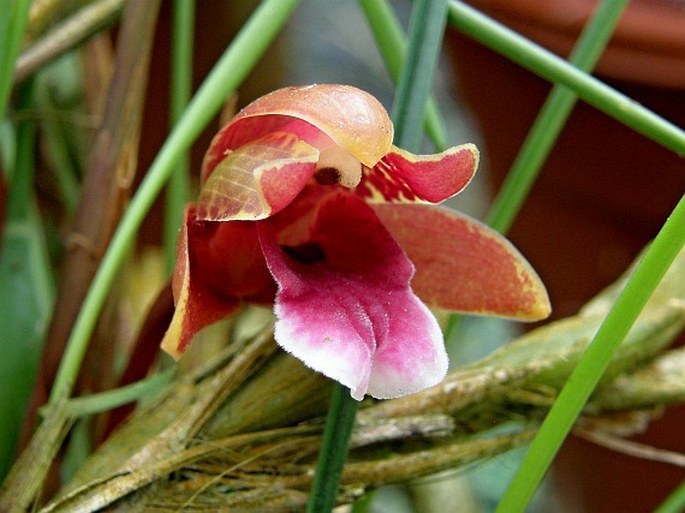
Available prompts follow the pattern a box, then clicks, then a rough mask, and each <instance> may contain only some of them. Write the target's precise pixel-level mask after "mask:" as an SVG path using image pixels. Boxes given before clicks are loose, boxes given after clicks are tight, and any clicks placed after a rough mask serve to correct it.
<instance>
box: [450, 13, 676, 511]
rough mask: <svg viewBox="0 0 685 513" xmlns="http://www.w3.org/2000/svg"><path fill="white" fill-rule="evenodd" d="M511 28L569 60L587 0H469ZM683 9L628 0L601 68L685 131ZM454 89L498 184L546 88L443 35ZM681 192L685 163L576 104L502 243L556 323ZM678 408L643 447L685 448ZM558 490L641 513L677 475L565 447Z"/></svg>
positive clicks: (599, 284)
mask: <svg viewBox="0 0 685 513" xmlns="http://www.w3.org/2000/svg"><path fill="white" fill-rule="evenodd" d="M469 3H472V4H474V6H476V7H477V8H479V9H481V10H483V11H484V12H486V13H487V14H489V15H491V16H493V17H494V18H496V19H498V20H499V21H501V22H503V23H504V24H506V25H507V26H509V27H511V28H513V29H515V30H517V31H519V32H521V33H522V34H524V35H525V36H527V37H529V38H531V39H533V40H535V41H537V42H538V43H540V44H542V45H543V46H546V47H547V48H549V49H550V50H552V51H554V52H556V53H558V54H560V55H564V56H565V55H566V54H567V53H568V51H569V50H570V48H571V47H572V45H573V43H574V40H575V39H576V37H577V35H578V33H579V31H580V29H581V28H582V26H583V25H584V23H585V22H586V21H587V18H588V16H589V15H590V14H591V12H592V9H593V7H594V6H595V5H596V4H597V3H598V2H597V1H595V0H586V1H583V0H576V1H569V0H511V1H507V0H489V1H486V0H473V1H471V2H469ZM683 27H685V2H683V1H678V0H671V1H667V0H646V1H639V0H636V1H634V2H632V3H631V4H630V6H629V8H628V9H627V11H626V13H624V16H623V18H622V20H621V23H620V26H619V27H618V29H617V31H616V33H615V36H614V38H613V39H612V42H611V44H610V47H609V48H608V49H607V51H606V53H605V55H604V57H603V59H602V60H601V62H600V63H599V65H598V67H597V75H598V76H599V77H600V78H602V79H603V80H605V81H607V82H608V83H609V84H610V85H612V86H613V87H615V88H616V89H618V90H620V91H622V92H624V93H625V94H627V95H628V96H630V97H632V98H634V99H636V100H637V101H639V102H640V103H642V104H644V105H645V106H647V107H649V108H650V109H652V110H654V111H655V112H657V113H658V114H661V115H662V116H664V117H666V118H667V119H669V120H670V121H672V122H674V123H675V124H676V125H678V126H683V125H685V30H684V29H683ZM450 43H451V48H452V49H453V52H452V56H453V62H454V65H455V72H456V76H457V84H458V88H459V90H460V94H461V96H462V98H463V99H464V101H466V103H467V104H468V105H469V107H470V108H471V110H472V112H473V114H474V117H475V120H476V122H477V123H478V124H479V127H480V129H481V131H482V134H483V137H484V144H483V150H484V157H485V158H484V165H485V170H486V172H488V173H489V177H490V181H491V185H492V187H493V190H496V189H497V188H498V187H499V185H501V183H502V181H503V179H504V177H505V175H506V173H507V171H508V169H509V167H510V166H511V163H512V162H513V160H514V158H515V156H516V154H517V152H518V150H519V148H520V146H521V144H522V142H523V139H524V137H525V135H526V134H527V132H528V130H529V128H530V126H531V124H532V123H533V121H534V119H535V117H536V115H537V113H538V111H539V109H540V107H541V105H542V103H543V101H544V99H545V98H546V96H547V94H548V92H549V90H550V87H551V86H550V85H549V84H548V83H547V82H545V81H543V80H542V79H539V78H537V77H536V76H535V75H533V74H532V73H529V72H527V71H525V70H523V69H522V68H520V67H519V66H517V65H516V64H513V63H511V62H510V61H508V60H506V59H505V58H503V57H500V56H498V55H496V54H495V53H493V52H491V51H489V50H487V49H486V48H484V47H483V46H481V45H479V44H478V43H475V42H473V41H472V40H470V39H468V38H466V37H463V36H460V35H458V34H456V33H452V34H450ZM683 193H685V160H683V159H682V158H680V157H678V156H677V155H675V154H674V153H672V152H670V151H669V150H666V149H664V148H662V147H661V146H659V145H658V144H656V143H654V142H652V141H650V140H648V139H646V138H645V137H643V136H641V135H639V134H637V133H635V132H633V131H632V130H630V129H628V128H626V127H624V126H623V125H621V124H620V123H618V122H617V121H614V120H613V119H611V118H609V117H607V116H606V115H604V114H602V113H601V112H599V111H597V110H596V109H594V108H593V107H591V106H588V105H586V104H584V103H582V102H580V103H578V105H577V106H576V108H575V110H574V112H573V114H572V116H571V118H570V120H569V122H568V124H567V126H566V127H565V129H564V131H563V133H562V135H561V137H560V139H559V141H558V144H557V145H556V147H555V149H554V150H553V152H552V154H551V155H550V157H549V160H548V162H547V164H546V165H545V167H544V169H543V171H542V173H541V175H540V177H539V179H538V180H537V182H536V184H535V186H534V189H533V191H532V192H531V194H530V196H529V198H528V199H527V201H526V204H525V206H524V208H523V209H522V211H521V212H520V214H519V216H518V218H517V220H516V222H515V223H514V225H513V227H512V229H511V231H510V233H509V237H510V238H511V239H512V240H513V241H514V243H515V244H516V246H517V247H519V248H520V249H521V250H522V252H523V253H524V254H525V255H526V256H527V257H528V258H529V260H530V261H531V262H532V263H533V265H534V266H535V268H536V269H537V270H538V272H539V273H540V275H541V276H542V278H543V281H544V282H545V283H546V285H547V287H548V289H549V291H550V296H551V298H552V303H553V307H554V317H555V318H559V317H564V316H567V315H570V314H572V313H574V312H575V311H576V310H577V309H578V308H579V307H580V306H581V305H582V304H583V303H585V302H586V301H587V300H588V299H590V298H591V297H592V296H593V295H594V294H596V293H597V292H598V291H599V290H601V289H602V288H603V287H604V286H606V285H608V284H609V283H611V282H612V281H613V280H615V279H616V278H617V277H618V276H619V275H620V274H621V273H622V272H623V271H624V270H625V268H626V266H627V265H628V264H629V263H630V261H631V260H632V259H633V258H634V257H635V256H636V254H637V253H638V252H639V250H640V249H641V248H642V247H643V246H644V245H645V244H647V242H648V241H649V240H650V239H651V238H653V237H654V235H655V234H656V233H657V231H658V230H659V228H660V227H661V226H662V224H663V222H664V221H665V219H666V217H667V216H668V214H669V213H670V211H671V210H672V209H673V207H674V206H675V205H676V203H677V201H678V200H679V199H680V197H681V195H682V194H683ZM683 426H685V409H684V408H674V409H672V410H669V411H668V412H667V414H666V415H665V416H664V418H663V419H662V420H661V421H659V422H657V423H655V424H653V425H652V427H651V428H650V430H649V432H648V433H647V434H646V435H644V436H643V437H641V441H644V442H646V443H650V444H654V445H656V446H659V447H664V448H668V449H671V450H674V451H680V452H683V451H685V436H683ZM555 474H556V477H557V479H556V481H557V482H558V483H559V484H560V494H561V496H562V498H563V499H565V503H566V509H565V510H564V511H567V512H576V511H577V512H580V511H582V512H607V511H622V512H624V513H630V512H645V511H651V509H652V508H653V507H654V506H655V505H656V504H658V503H659V502H660V501H661V500H663V498H664V497H665V496H666V494H667V493H668V492H669V491H670V490H672V489H673V488H674V487H675V486H677V485H678V484H679V483H680V481H681V480H682V478H683V473H682V469H674V468H671V467H669V466H667V465H663V464H654V463H648V462H644V461H642V460H636V459H634V458H628V457H626V456H622V455H618V454H614V453H611V452H609V451H605V450H603V449H601V448H598V447H595V446H593V445H590V444H587V443H585V442H583V441H581V440H577V439H573V438H572V439H570V440H569V441H568V442H567V444H566V446H565V448H564V450H562V452H561V454H560V455H559V457H558V459H557V465H556V468H555Z"/></svg>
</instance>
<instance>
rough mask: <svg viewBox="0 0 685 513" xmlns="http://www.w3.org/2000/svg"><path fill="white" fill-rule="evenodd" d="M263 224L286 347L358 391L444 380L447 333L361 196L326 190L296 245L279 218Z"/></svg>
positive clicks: (390, 392)
mask: <svg viewBox="0 0 685 513" xmlns="http://www.w3.org/2000/svg"><path fill="white" fill-rule="evenodd" d="M259 224H260V228H259V230H260V240H261V241H262V249H263V251H264V255H265V257H266V260H267V263H268V265H269V269H270V270H271V272H272V274H273V275H274V277H275V279H276V281H277V283H278V286H279V289H278V293H277V296H276V303H275V307H274V310H275V313H276V315H277V317H278V321H277V323H276V341H277V342H278V343H279V344H280V345H281V346H282V347H283V348H284V349H286V350H287V351H288V352H290V353H292V354H293V355H295V356H296V357H297V358H299V359H301V360H302V361H303V362H304V363H305V364H306V365H308V366H310V367H312V368H313V369H315V370H317V371H319V372H322V373H323V374H326V375H327V376H329V377H331V378H333V379H335V380H337V381H339V382H341V383H342V384H344V385H345V386H348V387H349V388H350V389H351V390H352V395H353V397H355V398H356V399H362V398H363V397H364V395H365V394H366V393H369V394H370V395H372V396H374V397H378V398H389V397H398V396H401V395H405V394H409V393H412V392H416V391H418V390H421V389H423V388H426V387H428V386H431V385H434V384H436V383H438V382H439V381H441V380H442V379H443V377H444V375H445V372H446V370H447V356H446V354H445V350H444V347H443V340H442V333H441V332H440V329H439V327H438V324H437V322H436V320H435V318H434V317H433V315H432V314H431V313H430V312H429V311H428V309H427V308H426V307H425V306H424V305H423V304H422V303H421V302H420V301H419V300H418V298H417V297H416V296H415V295H414V294H413V292H412V291H411V289H410V287H409V281H410V280H411V277H412V274H413V266H412V264H411V262H410V261H409V260H408V259H407V257H406V255H405V254H404V252H403V251H402V249H401V248H400V246H399V245H398V244H397V243H396V242H395V240H394V239H393V238H392V236H391V235H390V234H389V233H388V231H387V230H386V229H385V228H384V227H383V225H382V224H381V223H380V222H379V220H378V219H377V218H376V216H375V215H374V213H373V211H372V210H371V209H370V208H369V207H368V206H367V205H366V204H365V203H364V202H363V201H362V200H360V199H359V198H357V197H355V196H354V195H352V194H349V193H344V192H340V193H336V194H332V195H329V196H327V197H326V198H325V199H324V200H323V201H322V202H321V204H320V205H319V209H318V212H317V215H316V218H315V219H314V221H313V223H312V225H311V226H310V229H309V232H308V233H307V234H306V236H304V237H303V239H302V241H301V243H300V244H298V245H296V246H284V245H282V241H281V240H280V239H279V231H281V230H282V229H283V227H282V226H280V222H279V219H278V216H276V217H275V218H274V219H273V220H268V221H265V222H262V223H259Z"/></svg>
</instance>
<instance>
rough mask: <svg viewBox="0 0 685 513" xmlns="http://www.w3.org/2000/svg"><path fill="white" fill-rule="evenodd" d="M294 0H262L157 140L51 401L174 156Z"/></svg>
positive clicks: (66, 384) (65, 384) (70, 373)
mask: <svg viewBox="0 0 685 513" xmlns="http://www.w3.org/2000/svg"><path fill="white" fill-rule="evenodd" d="M298 3H299V2H298V0H264V1H263V2H262V3H261V4H260V5H259V7H258V8H257V9H256V10H255V12H254V13H253V15H252V16H251V17H250V19H249V20H248V21H247V22H246V23H245V25H244V26H243V28H242V30H241V31H240V32H239V33H238V35H237V36H236V38H235V39H234V40H233V42H232V43H231V45H230V46H229V47H228V49H227V50H226V52H224V54H223V56H222V57H221V59H220V60H219V61H218V62H217V63H216V65H215V66H214V68H213V69H212V71H211V73H210V74H209V76H208V77H207V79H206V80H205V81H204V83H203V84H202V86H201V87H200V89H199V90H198V92H197V94H196V95H195V97H194V98H193V100H192V101H191V102H190V104H189V105H188V108H187V109H186V110H185V112H184V114H183V117H182V118H181V119H180V120H179V122H178V124H177V125H176V126H175V127H174V129H173V131H172V132H171V134H170V135H169V137H168V138H167V140H166V142H165V143H164V146H162V149H161V150H160V152H159V154H158V155H157V158H155V160H154V162H153V163H152V165H151V166H150V169H149V170H148V172H147V174H146V176H145V179H144V180H143V182H142V183H141V184H140V187H139V189H138V191H137V192H136V194H135V195H134V197H133V198H132V200H131V203H130V205H129V207H128V209H127V210H126V213H125V214H124V217H123V218H122V220H121V223H120V224H119V227H118V228H117V231H116V232H115V234H114V237H113V238H112V242H111V243H110V245H109V248H108V249H107V252H106V253H105V256H104V258H103V260H102V263H101V265H100V268H99V269H98V272H97V274H96V275H95V278H94V279H93V283H92V285H91V287H90V290H89V291H88V295H87V296H86V299H85V301H84V303H83V307H82V308H81V312H80V314H79V317H78V318H77V320H76V324H75V326H74V329H73V331H72V333H71V336H70V338H69V341H68V343H67V349H66V352H65V354H64V357H63V358H62V361H61V362H60V367H59V370H58V372H57V377H56V379H55V384H54V386H53V388H52V393H51V396H50V401H51V402H54V401H56V400H57V399H58V398H60V397H64V396H68V395H69V393H70V391H71V389H72V388H73V384H74V382H75V380H76V376H77V375H78V372H79V369H80V366H81V362H82V361H83V356H84V354H85V352H86V349H87V347H88V340H89V339H90V335H91V334H92V332H93V328H94V327H95V323H96V321H97V318H98V315H99V313H100V311H101V309H102V305H103V303H104V301H105V299H106V297H107V294H108V292H109V289H110V287H111V285H112V283H113V282H114V280H115V278H116V276H117V272H118V270H119V269H120V268H121V265H122V263H123V261H124V258H125V256H126V254H127V253H128V251H129V249H130V248H131V246H132V245H133V241H134V239H135V236H136V232H137V230H138V228H139V227H140V225H141V223H142V222H143V219H144V218H145V215H146V214H147V212H148V211H149V210H150V207H151V206H152V204H153V203H154V201H155V199H156V198H157V195H158V194H159V192H160V191H161V189H162V188H163V187H164V184H165V183H166V181H167V180H168V179H169V177H170V176H171V173H172V172H173V170H174V168H175V164H176V162H177V161H178V158H179V157H180V156H181V155H183V154H184V153H185V152H186V151H187V150H188V148H189V147H190V145H191V144H192V142H193V141H194V140H195V138H196V137H197V136H198V135H199V134H200V132H201V131H202V129H203V128H204V127H205V126H206V125H207V123H208V122H209V121H210V120H211V119H212V117H213V116H214V115H215V114H216V113H217V112H218V111H219V109H220V108H221V105H222V104H223V102H224V101H225V99H226V97H227V96H229V94H230V93H231V92H233V91H234V90H235V88H236V87H237V86H238V85H239V84H240V83H241V82H242V80H243V79H244V78H245V77H246V76H247V75H248V73H249V72H250V70H251V69H252V67H253V66H254V65H255V64H256V62H257V61H258V60H259V58H260V57H261V56H262V54H263V53H264V51H265V50H266V48H267V47H268V46H269V44H270V43H271V42H272V41H273V39H274V38H275V36H276V35H277V34H278V32H279V31H280V30H281V28H282V27H283V25H284V24H285V22H286V21H287V20H288V18H289V16H290V14H291V13H292V12H293V10H294V9H295V7H297V5H298Z"/></svg>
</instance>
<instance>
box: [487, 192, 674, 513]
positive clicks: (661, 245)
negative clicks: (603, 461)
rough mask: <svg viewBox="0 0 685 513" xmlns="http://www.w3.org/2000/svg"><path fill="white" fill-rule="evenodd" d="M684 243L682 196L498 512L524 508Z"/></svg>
mask: <svg viewBox="0 0 685 513" xmlns="http://www.w3.org/2000/svg"><path fill="white" fill-rule="evenodd" d="M683 245H685V196H683V197H682V198H681V199H680V202H679V203H678V205H677V206H676V208H675V209H674V210H673V212H672V214H671V216H670V217H669V218H668V219H667V220H666V223H665V224H664V226H663V227H662V228H661V230H660V231H659V234H658V235H657V237H656V238H655V239H654V241H653V242H652V244H651V246H650V247H649V249H648V250H647V251H646V252H645V255H644V257H643V258H642V260H641V261H640V263H639V264H638V265H637V267H636V268H635V271H634V272H633V274H632V275H631V277H630V279H629V280H628V282H627V283H626V285H625V287H624V289H623V291H622V292H621V294H620V295H619V297H618V299H617V300H616V302H615V303H614V305H613V307H612V308H611V310H610V311H609V313H608V315H607V317H606V319H605V320H604V322H603V323H602V325H601V326H600V328H599V330H598V331H597V333H596V334H595V336H594V338H593V339H592V341H591V342H590V344H589V345H588V347H587V349H586V350H585V353H584V354H583V356H582V358H581V360H580V362H579V363H578V366H577V367H576V368H575V370H574V371H573V373H572V374H571V376H570V377H569V379H568V382H567V383H566V385H565V386H564V388H563V389H562V390H561V392H560V394H559V397H558V399H557V400H556V401H555V403H554V405H553V406H552V408H551V409H550V411H549V413H548V415H547V417H546V418H545V420H544V422H543V423H542V426H541V427H540V431H539V432H538V434H537V436H536V437H535V438H534V439H533V441H532V443H531V445H530V448H529V450H528V452H527V454H526V456H525V458H524V460H523V463H522V464H521V467H520V468H519V470H518V472H517V473H516V475H515V476H514V479H513V481H512V483H511V485H510V487H509V488H508V489H507V491H506V492H505V494H504V496H503V497H502V500H501V502H500V503H499V505H498V508H497V512H500V513H504V512H506V513H516V512H519V511H521V512H522V511H524V509H525V507H526V505H527V504H528V502H529V501H530V499H531V498H532V496H533V494H534V493H535V490H536V489H537V487H538V485H539V484H540V482H541V481H542V478H543V476H544V475H545V473H546V471H547V469H548V468H549V465H550V464H551V462H552V460H553V458H554V456H555V454H556V453H557V451H558V450H559V447H560V446H561V444H562V443H563V441H564V438H565V437H566V435H567V434H568V433H569V431H570V430H571V428H572V426H573V423H574V422H575V421H576V419H577V417H578V415H579V414H580V412H581V410H582V408H583V406H584V405H585V403H586V402H587V400H588V398H589V397H590V394H591V393H592V391H593V390H594V388H595V386H596V385H597V383H598V382H599V380H600V378H601V377H602V374H603V373H604V371H605V370H606V368H607V366H608V365H609V362H610V361H611V358H612V356H613V354H614V352H615V351H616V348H617V347H618V346H619V345H620V344H621V342H622V341H623V339H624V338H625V336H626V334H627V333H628V331H629V330H630V328H631V327H632V325H633V323H634V322H635V319H636V318H637V316H638V315H639V313H640V312H641V311H642V308H643V307H644V305H645V304H646V303H647V300H648V299H649V297H650V296H651V295H652V293H653V292H654V289H655V288H656V286H657V285H658V284H659V281H660V280H661V278H662V277H663V276H664V274H665V273H666V271H667V270H668V268H669V266H670V265H671V263H672V262H673V260H674V259H675V258H676V256H677V255H678V253H679V252H680V251H681V249H682V247H683Z"/></svg>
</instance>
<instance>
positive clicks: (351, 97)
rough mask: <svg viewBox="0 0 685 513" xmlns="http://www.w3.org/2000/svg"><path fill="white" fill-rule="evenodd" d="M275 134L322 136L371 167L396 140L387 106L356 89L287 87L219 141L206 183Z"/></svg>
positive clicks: (243, 114) (210, 154)
mask: <svg viewBox="0 0 685 513" xmlns="http://www.w3.org/2000/svg"><path fill="white" fill-rule="evenodd" d="M307 127H309V128H307ZM275 130H280V131H290V132H292V133H295V134H297V135H298V137H300V138H301V139H303V140H305V141H308V142H309V138H310V137H312V134H313V131H316V132H319V133H323V134H325V135H326V136H327V137H328V138H330V139H331V140H332V141H333V142H334V143H335V144H336V145H338V146H340V148H341V149H342V150H344V151H345V152H347V153H348V154H350V155H351V156H352V157H354V158H355V159H356V160H358V161H359V162H361V163H362V164H364V165H366V166H369V167H370V166H373V165H374V164H375V163H376V162H378V161H379V160H380V159H381V157H383V155H385V154H386V153H387V151H388V150H389V149H390V145H391V143H392V138H393V127H392V122H391V121H390V118H389V116H388V113H387V112H386V111H385V109H384V108H383V106H382V105H381V104H380V103H379V102H378V100H376V98H374V97H373V96H371V95H370V94H368V93H366V92H364V91H361V90H360V89H357V88H356V87H351V86H347V85H339V84H317V85H313V86H300V87H286V88H283V89H278V90H276V91H274V92H272V93H270V94H267V95H266V96H262V97H261V98H259V99H257V100H255V101H254V102H252V103H251V104H250V105H248V106H247V107H245V108H244V109H243V110H241V111H240V112H239V113H238V114H237V115H236V116H235V117H234V118H233V120H232V121H231V123H229V124H228V125H227V126H225V127H224V128H223V129H222V130H221V131H220V132H219V133H218V134H217V135H216V136H215V138H214V140H213V141H212V144H211V146H210V148H209V150H208V151H207V155H206V156H205V161H204V164H203V171H202V176H203V180H204V179H206V178H207V176H209V174H210V173H211V172H212V170H213V169H214V167H215V166H216V165H217V164H218V162H220V161H221V160H223V158H224V156H225V155H226V152H227V151H231V150H234V149H236V148H238V147H240V146H242V145H244V144H246V143H248V142H250V141H253V140H255V139H257V138H259V137H262V136H263V135H265V134H268V133H270V132H273V131H275Z"/></svg>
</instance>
